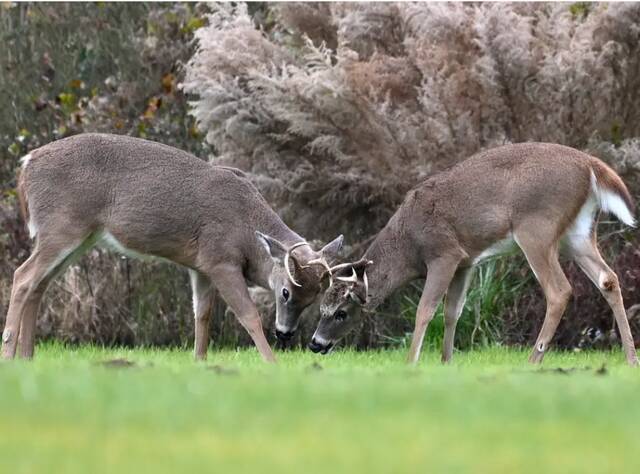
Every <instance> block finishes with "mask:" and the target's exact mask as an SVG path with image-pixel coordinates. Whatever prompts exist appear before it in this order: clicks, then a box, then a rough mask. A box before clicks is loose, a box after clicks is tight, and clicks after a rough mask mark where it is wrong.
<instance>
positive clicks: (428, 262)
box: [309, 143, 638, 365]
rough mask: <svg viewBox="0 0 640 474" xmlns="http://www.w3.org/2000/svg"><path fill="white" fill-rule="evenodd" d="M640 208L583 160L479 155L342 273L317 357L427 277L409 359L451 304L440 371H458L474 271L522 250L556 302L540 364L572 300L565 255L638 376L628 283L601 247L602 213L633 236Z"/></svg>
mask: <svg viewBox="0 0 640 474" xmlns="http://www.w3.org/2000/svg"><path fill="white" fill-rule="evenodd" d="M633 209H634V205H633V202H632V200H631V197H630V195H629V192H628V190H627V188H626V187H625V185H624V183H623V182H622V179H620V177H619V176H618V175H617V174H616V173H615V172H614V171H613V170H612V169H611V168H610V167H608V166H607V165H606V164H605V163H603V162H602V161H600V160H598V159H597V158H594V157H592V156H590V155H587V154H585V153H582V152H580V151H578V150H575V149H572V148H569V147H566V146H561V145H553V144H545V143H521V144H516V145H505V146H502V147H499V148H494V149H491V150H488V151H485V152H482V153H479V154H477V155H474V156H473V157H471V158H469V159H468V160H466V161H463V162H461V163H459V164H458V165H456V166H454V167H452V168H450V169H449V170H447V171H445V172H443V173H440V174H437V175H435V176H433V177H432V178H430V179H427V180H426V181H425V182H423V183H422V184H420V185H419V186H417V187H416V188H414V189H413V190H411V191H410V192H409V193H407V196H406V198H405V200H404V202H403V204H402V205H401V206H400V208H399V209H398V210H397V212H396V213H395V214H394V216H393V217H392V218H391V219H390V221H389V222H388V223H387V225H386V227H385V228H384V229H383V230H382V231H381V232H380V233H379V234H378V235H377V236H376V238H375V240H374V241H373V243H372V244H371V245H370V247H369V248H368V249H367V251H366V252H365V254H364V257H363V258H362V259H361V260H360V261H358V262H355V263H347V264H341V265H338V266H336V267H333V269H332V270H333V273H334V277H333V278H332V281H333V283H332V284H331V286H330V287H329V288H328V289H327V290H326V292H325V293H324V295H323V298H322V303H321V306H320V311H321V319H320V322H319V324H318V328H317V330H316V332H315V334H314V336H313V338H312V340H311V343H310V344H309V347H310V349H311V350H313V351H314V352H323V353H326V352H328V351H329V350H330V349H331V348H332V347H333V345H334V344H335V343H336V342H337V341H338V340H339V339H340V338H341V337H342V336H343V335H344V334H345V333H346V332H347V331H348V330H349V329H351V328H353V327H354V326H355V324H356V322H357V320H358V317H359V315H360V312H361V310H362V309H365V310H373V309H374V308H375V307H376V306H378V305H379V304H380V303H381V302H382V301H383V300H384V299H385V298H386V297H387V296H389V295H390V294H391V293H392V292H393V291H394V290H395V289H397V288H399V287H400V286H402V285H404V284H405V283H407V282H409V281H411V280H413V279H417V278H425V277H426V282H425V286H424V290H423V292H422V296H421V298H420V302H419V304H418V309H417V314H416V321H415V329H414V332H413V338H412V342H411V348H410V350H409V357H408V360H409V362H411V363H415V362H417V360H418V358H419V355H420V350H421V347H422V341H423V338H424V335H425V332H426V330H427V326H428V324H429V322H430V321H431V319H432V318H433V315H434V312H435V310H436V307H437V306H438V304H439V302H440V300H441V299H442V298H443V296H444V295H445V293H446V301H445V308H444V320H445V333H444V344H443V350H442V360H443V361H444V362H448V361H449V360H450V359H451V355H452V351H453V340H454V334H455V329H456V324H457V321H458V318H459V317H460V313H461V311H462V308H463V305H464V301H465V294H466V291H467V287H468V285H469V281H470V278H471V274H472V269H473V267H474V265H476V264H477V263H478V262H480V261H482V259H484V258H486V257H488V256H491V255H496V254H499V253H502V252H504V251H505V249H507V248H509V247H510V246H511V245H512V243H513V244H515V245H517V246H518V247H520V249H522V251H523V252H524V254H525V256H526V258H527V261H528V263H529V265H530V267H531V269H532V270H533V273H534V274H535V276H536V278H537V279H538V282H539V283H540V285H541V286H542V289H543V291H544V295H545V298H546V302H547V310H546V314H545V319H544V323H543V325H542V329H541V331H540V334H539V335H538V338H537V341H536V344H535V347H534V348H533V353H532V354H531V358H530V361H531V362H534V363H537V362H541V361H542V358H543V357H544V353H545V351H546V350H547V348H548V347H549V343H550V341H551V339H552V337H553V335H554V333H555V331H556V328H557V326H558V323H559V322H560V318H561V316H562V314H563V312H564V310H565V307H566V305H567V302H568V300H569V297H570V295H571V286H570V284H569V282H568V280H567V278H566V276H565V274H564V272H563V271H562V268H561V267H560V263H559V254H560V251H561V250H562V251H563V252H566V254H567V255H568V257H569V258H571V259H573V260H574V261H575V262H576V263H577V265H578V266H579V267H580V268H581V269H582V271H583V272H584V273H585V274H586V275H587V276H588V277H589V279H590V280H591V281H592V282H593V283H594V284H595V285H596V287H597V288H598V289H599V290H600V291H601V293H602V295H603V296H604V297H605V298H606V300H607V302H608V303H609V306H610V307H611V309H612V311H613V314H614V316H615V320H616V323H617V326H618V330H619V332H620V338H621V340H622V346H623V348H624V352H625V354H626V358H627V361H628V362H629V364H630V365H637V364H638V358H637V356H636V351H635V347H634V342H633V338H632V336H631V330H630V328H629V323H628V320H627V315H626V312H625V308H624V304H623V301H622V295H621V292H620V286H619V284H618V277H617V276H616V274H615V273H614V272H613V271H612V270H611V268H609V266H607V264H606V263H605V262H604V260H603V259H602V257H601V256H600V252H599V251H598V247H597V242H596V224H597V221H598V214H599V211H605V212H609V213H612V214H613V215H615V216H616V217H617V218H618V219H619V220H621V221H622V222H623V223H625V224H626V225H629V226H633V225H635V220H634V218H633Z"/></svg>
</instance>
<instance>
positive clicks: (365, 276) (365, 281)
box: [362, 270, 369, 302]
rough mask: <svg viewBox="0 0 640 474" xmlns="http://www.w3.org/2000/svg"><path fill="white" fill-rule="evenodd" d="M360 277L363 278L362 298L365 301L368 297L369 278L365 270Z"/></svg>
mask: <svg viewBox="0 0 640 474" xmlns="http://www.w3.org/2000/svg"><path fill="white" fill-rule="evenodd" d="M362 279H363V280H364V300H365V302H366V301H367V298H368V297H369V279H368V278H367V271H366V270H365V271H364V273H363V274H362Z"/></svg>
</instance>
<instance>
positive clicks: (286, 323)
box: [256, 232, 343, 341]
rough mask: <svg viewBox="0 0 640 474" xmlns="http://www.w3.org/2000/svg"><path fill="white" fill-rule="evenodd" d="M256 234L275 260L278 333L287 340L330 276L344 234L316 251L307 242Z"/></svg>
mask: <svg viewBox="0 0 640 474" xmlns="http://www.w3.org/2000/svg"><path fill="white" fill-rule="evenodd" d="M256 235H257V237H258V240H259V241H260V242H261V243H262V245H263V246H264V248H265V250H266V251H267V252H268V253H269V255H270V256H271V258H272V259H273V268H272V270H271V275H270V277H269V284H270V286H271V288H272V290H273V291H274V295H275V299H276V336H277V337H278V339H280V340H281V341H287V340H289V339H291V338H292V337H293V335H294V334H295V331H296V329H297V328H298V323H299V319H300V315H301V314H302V311H303V310H304V309H305V308H306V307H307V306H309V305H310V304H311V303H313V301H314V300H315V299H316V297H317V296H318V293H320V290H321V289H322V282H323V280H324V279H325V278H327V276H329V275H330V272H329V266H328V263H327V262H330V261H332V260H333V259H335V257H336V256H337V254H338V252H339V251H340V249H341V248H342V242H343V236H342V235H340V236H338V237H337V238H336V239H334V240H333V241H331V242H330V243H328V244H327V245H325V246H324V247H323V248H322V249H321V250H320V251H317V252H316V251H314V250H313V249H311V247H310V246H309V244H308V243H307V242H305V241H301V242H298V243H296V244H293V245H292V246H285V245H284V244H283V243H281V242H279V241H278V240H276V239H274V238H273V237H270V236H268V235H265V234H262V233H260V232H256ZM304 247H307V249H306V250H307V251H306V252H304V250H303V248H304Z"/></svg>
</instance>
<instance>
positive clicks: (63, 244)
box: [2, 134, 342, 361]
mask: <svg viewBox="0 0 640 474" xmlns="http://www.w3.org/2000/svg"><path fill="white" fill-rule="evenodd" d="M18 194H19V196H20V201H21V208H22V212H23V214H24V217H25V220H26V221H27V222H29V220H31V221H30V222H31V224H32V225H33V227H35V228H36V232H37V233H36V241H35V245H34V250H33V253H32V255H31V256H30V257H29V259H28V260H27V261H26V262H25V263H24V264H23V265H22V266H21V267H20V268H18V270H16V273H15V276H14V284H13V289H12V295H11V302H10V305H9V312H8V314H7V322H6V327H5V333H4V337H3V345H2V354H3V356H4V357H5V358H12V357H13V356H14V355H15V351H16V344H17V337H18V335H19V337H20V346H21V355H23V356H25V357H31V355H32V354H33V344H34V336H35V320H36V312H37V308H38V304H39V302H40V299H41V297H42V294H43V293H44V290H45V289H46V287H47V285H48V284H49V282H50V281H51V280H52V278H53V277H55V275H56V274H57V273H59V272H60V271H61V270H62V269H63V268H64V267H65V266H66V265H68V264H69V263H70V262H71V261H72V260H73V259H74V258H76V257H77V256H78V255H79V254H80V253H81V252H82V251H86V250H87V248H88V247H90V246H92V245H93V244H95V243H96V242H97V240H98V239H100V238H103V237H105V236H112V237H113V238H115V239H116V241H117V243H118V244H119V245H121V246H122V247H124V248H125V249H126V250H127V251H131V252H136V253H139V254H144V255H152V256H156V257H162V258H164V259H167V260H171V261H173V262H176V263H178V264H180V265H183V266H185V267H187V268H189V270H190V272H191V277H192V278H191V281H192V287H193V292H194V308H195V318H196V356H197V357H198V358H204V357H205V356H206V352H207V345H208V336H209V333H208V321H209V317H210V309H211V307H212V306H213V297H214V288H215V289H217V291H218V292H219V293H220V295H221V296H222V298H223V299H224V300H225V301H226V302H227V304H228V305H229V306H230V307H231V309H232V310H233V311H234V312H235V314H236V316H237V317H238V319H239V320H240V322H241V323H242V324H243V326H244V327H245V328H246V329H247V331H248V332H249V334H250V335H251V337H252V338H253V340H254V342H255V344H256V346H257V348H258V350H259V351H260V353H261V354H262V356H263V357H264V358H265V359H266V360H270V361H272V360H274V356H273V353H272V351H271V349H270V347H269V345H268V344H267V342H266V339H265V337H264V334H263V332H262V326H261V322H260V318H259V315H258V312H257V309H256V308H255V305H254V304H253V302H252V301H251V299H250V297H249V292H248V289H247V285H246V280H249V281H251V282H253V283H256V284H258V285H261V286H263V287H266V288H271V289H273V291H274V293H275V297H276V298H277V299H278V304H277V314H276V320H277V322H281V321H282V320H285V321H287V320H288V319H291V318H294V319H297V317H298V315H299V312H301V311H302V310H303V309H304V308H305V307H307V306H308V305H309V304H310V303H311V302H312V301H313V300H314V299H315V297H316V295H317V294H318V292H319V291H320V280H321V279H322V276H323V275H322V272H319V270H318V268H317V266H312V267H310V268H308V269H307V268H306V263H307V262H308V261H309V260H313V259H318V258H321V257H323V256H324V253H325V252H326V253H328V254H329V255H328V256H327V257H328V258H331V257H333V256H334V253H335V251H336V249H337V248H339V246H340V245H341V243H342V238H341V237H339V238H338V239H336V240H335V241H334V242H332V243H331V244H329V245H327V246H326V247H325V248H324V249H322V251H320V252H316V251H314V250H313V249H311V248H310V247H309V246H308V245H304V246H301V247H298V248H296V249H294V250H293V252H292V253H291V258H292V259H293V260H294V261H295V268H296V271H297V273H298V277H299V279H300V280H301V281H302V282H303V285H302V286H301V287H297V286H294V285H292V284H291V282H290V281H289V279H288V276H287V275H286V272H285V270H284V267H283V257H284V255H285V253H286V252H287V249H288V248H290V247H291V246H292V245H293V244H295V243H298V242H300V241H303V240H304V239H303V238H302V237H300V236H299V235H298V234H296V233H295V232H293V231H292V230H291V229H289V228H288V227H287V226H286V225H285V223H284V222H282V220H281V219H280V217H278V215H277V214H276V213H275V212H274V211H273V210H272V209H271V208H270V207H269V206H268V204H267V202H266V201H265V200H264V198H263V197H262V196H261V195H260V193H259V192H258V190H257V189H256V188H255V187H254V186H253V184H252V183H251V182H250V181H249V180H248V179H247V177H246V176H245V175H244V173H243V172H242V171H240V170H236V169H234V168H229V167H223V166H220V167H218V166H213V165H211V164H209V163H207V162H205V161H203V160H200V159H198V158H196V157H195V156H193V155H190V154H188V153H185V152H183V151H181V150H178V149H175V148H172V147H168V146H165V145H162V144H160V143H155V142H151V141H147V140H141V139H137V138H132V137H127V136H118V135H106V134H82V135H76V136H73V137H69V138H65V139H63V140H59V141H56V142H52V143H50V144H48V145H45V146H43V147H41V148H38V149H37V150H34V151H32V152H31V159H30V160H29V161H28V162H27V163H26V164H25V166H24V167H23V170H22V172H21V173H20V176H19V179H18ZM256 231H260V232H264V233H265V234H268V236H269V237H270V244H266V245H265V243H264V242H263V237H265V236H262V237H260V238H259V237H258V235H257V234H256ZM284 288H287V291H288V292H289V293H290V295H291V297H290V298H289V300H288V301H287V302H286V304H284V303H283V302H282V301H281V300H282V291H283V289H284Z"/></svg>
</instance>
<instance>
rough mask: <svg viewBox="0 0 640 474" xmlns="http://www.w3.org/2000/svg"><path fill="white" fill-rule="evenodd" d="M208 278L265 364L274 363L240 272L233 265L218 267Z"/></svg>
mask: <svg viewBox="0 0 640 474" xmlns="http://www.w3.org/2000/svg"><path fill="white" fill-rule="evenodd" d="M209 276H210V278H211V282H212V283H213V285H214V286H215V287H216V288H217V289H218V292H219V293H220V296H221V297H222V299H223V300H224V301H225V302H226V303H227V304H228V305H229V307H230V308H231V309H232V310H233V312H234V313H235V315H236V318H237V319H238V321H240V324H242V326H243V327H244V328H245V329H246V330H247V332H248V333H249V336H251V339H252V340H253V343H254V344H255V345H256V348H257V349H258V352H260V355H261V356H262V358H263V359H264V360H265V361H267V362H275V361H276V358H275V356H274V355H273V351H272V350H271V346H269V343H268V342H267V338H266V337H265V335H264V331H263V329H262V321H261V320H260V314H259V313H258V309H257V308H256V305H255V304H254V303H253V301H252V300H251V296H250V295H249V290H248V288H247V284H246V282H245V279H244V276H243V274H242V270H241V269H240V268H239V267H237V266H235V265H218V266H216V267H215V268H214V269H213V271H212V272H211V273H210V274H209Z"/></svg>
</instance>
